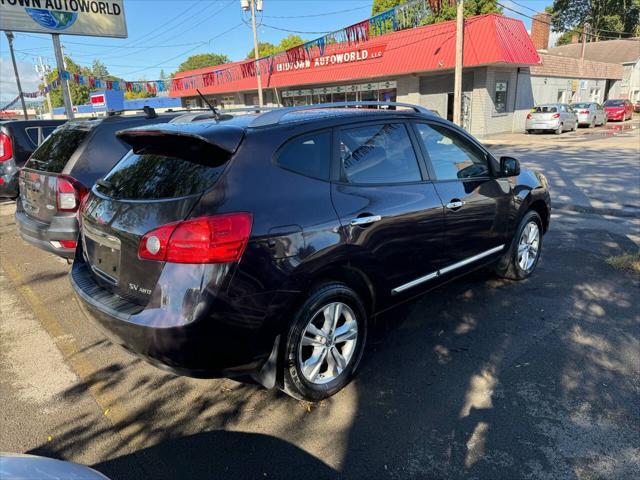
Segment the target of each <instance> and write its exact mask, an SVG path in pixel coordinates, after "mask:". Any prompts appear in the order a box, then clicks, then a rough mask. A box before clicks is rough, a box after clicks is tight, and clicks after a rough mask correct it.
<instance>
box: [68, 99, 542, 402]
mask: <svg viewBox="0 0 640 480" xmlns="http://www.w3.org/2000/svg"><path fill="white" fill-rule="evenodd" d="M380 104H382V105H384V106H393V107H395V108H396V109H384V110H383V109H379V110H372V109H368V108H335V107H336V106H337V105H339V106H345V105H356V106H360V105H363V106H367V107H368V106H371V105H379V103H377V102H356V103H355V104H351V103H350V104H330V105H328V106H327V105H324V106H323V105H315V106H307V107H290V108H282V109H275V110H272V111H269V112H266V113H262V114H258V115H253V114H252V115H245V116H241V117H240V116H238V117H235V118H232V119H230V120H226V121H221V122H217V123H215V122H194V123H190V124H166V125H154V126H149V127H141V128H136V129H130V130H125V131H122V132H119V133H118V137H119V138H120V140H122V141H124V142H126V143H128V144H129V145H130V146H131V148H132V151H131V152H129V153H128V154H127V155H125V156H124V157H123V159H122V160H121V161H120V162H119V163H118V164H117V165H116V166H115V167H114V168H113V169H112V170H111V171H110V172H109V173H108V174H107V175H106V176H105V177H104V178H103V179H100V180H99V181H98V182H96V185H95V186H94V187H93V189H92V190H91V192H90V194H89V195H88V197H87V200H86V202H85V203H84V204H83V207H82V209H81V223H82V229H81V239H82V242H81V244H80V245H79V246H78V249H77V251H76V257H75V260H74V264H73V267H72V270H71V274H70V279H71V283H72V286H73V289H74V291H75V292H76V294H77V296H78V298H79V299H80V300H81V303H82V304H83V305H84V306H85V308H86V309H87V310H88V312H89V313H90V315H92V316H93V318H94V319H95V320H96V322H97V324H98V325H99V326H100V327H101V328H102V329H103V330H104V331H105V332H106V334H107V336H109V337H110V338H111V339H112V340H113V341H114V342H116V343H118V344H120V345H123V346H124V347H125V348H126V349H127V350H128V351H130V352H134V353H135V354H137V355H139V356H140V357H142V358H145V359H146V360H148V361H149V362H151V363H153V364H155V365H157V366H160V367H162V368H164V369H169V370H171V371H173V372H176V373H178V374H182V375H189V376H194V377H202V378H213V377H220V376H223V377H244V378H246V377H247V376H251V377H252V378H253V379H254V380H256V381H258V382H260V383H262V384H263V385H265V386H267V387H273V386H278V387H279V388H281V389H283V390H284V391H285V392H287V393H288V394H290V395H292V396H294V397H296V398H303V399H308V400H319V399H323V398H326V397H328V396H330V395H332V394H334V393H336V392H337V391H338V390H340V389H341V388H343V387H344V386H345V385H346V384H347V383H348V382H349V380H350V379H351V378H352V377H353V375H354V374H355V372H356V370H357V368H358V364H359V362H360V358H361V356H362V352H363V349H364V346H365V341H366V338H367V330H368V329H369V328H370V323H369V322H370V321H371V320H372V319H373V318H374V317H375V315H376V314H378V313H380V312H382V311H384V310H386V309H388V308H390V307H392V306H394V305H396V304H397V303H399V302H402V301H404V300H407V299H409V298H411V297H413V296H415V295H418V294H420V293H423V292H424V291H426V290H429V289H432V288H434V287H436V286H438V285H441V284H442V283H444V282H447V281H449V280H452V279H454V278H456V277H458V276H460V275H463V274H465V273H467V272H469V271H471V270H475V269H477V268H480V267H483V266H486V265H493V266H495V268H496V271H497V272H498V273H499V275H501V276H503V277H507V278H511V279H515V280H520V279H523V278H526V277H528V276H529V275H531V273H532V272H533V271H534V269H535V267H536V265H537V263H538V260H539V258H540V252H541V248H542V236H543V234H544V233H545V232H546V231H547V229H548V227H549V219H550V210H551V207H550V200H549V192H548V189H547V181H546V179H545V178H544V176H542V175H541V174H539V173H534V172H531V171H529V170H524V169H523V170H521V169H520V165H519V163H518V161H517V160H516V159H514V158H510V157H502V158H500V159H499V160H497V159H495V158H494V157H493V156H492V154H491V153H490V152H489V151H488V150H486V149H485V148H484V147H483V146H482V144H480V143H479V142H478V141H477V140H475V139H474V138H473V137H471V136H470V135H469V134H468V133H466V132H465V131H464V130H463V129H461V128H459V127H457V126H455V125H454V124H452V123H450V122H448V121H446V120H443V119H441V118H440V117H437V116H435V115H433V114H431V113H430V112H428V111H427V110H425V109H423V108H422V107H415V106H407V105H403V104H395V103H393V104H390V103H380ZM329 107H332V108H329Z"/></svg>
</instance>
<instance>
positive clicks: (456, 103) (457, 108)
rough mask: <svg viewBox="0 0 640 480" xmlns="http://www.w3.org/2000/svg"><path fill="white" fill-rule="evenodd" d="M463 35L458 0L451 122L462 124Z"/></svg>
mask: <svg viewBox="0 0 640 480" xmlns="http://www.w3.org/2000/svg"><path fill="white" fill-rule="evenodd" d="M463 36H464V0H458V8H457V11H456V70H455V74H454V80H453V123H455V124H456V125H460V126H462V60H463V59H462V55H463V48H464V42H463Z"/></svg>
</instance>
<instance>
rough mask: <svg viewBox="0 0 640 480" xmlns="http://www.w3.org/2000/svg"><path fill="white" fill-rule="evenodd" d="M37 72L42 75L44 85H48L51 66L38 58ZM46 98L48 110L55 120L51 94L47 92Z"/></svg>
mask: <svg viewBox="0 0 640 480" xmlns="http://www.w3.org/2000/svg"><path fill="white" fill-rule="evenodd" d="M36 72H38V73H39V74H40V78H41V79H42V83H43V84H44V85H46V84H47V74H49V73H51V67H50V66H49V65H45V63H44V62H43V61H42V57H38V63H37V64H36ZM45 98H46V99H47V108H48V110H49V115H51V118H53V107H52V106H51V94H50V93H49V92H47V93H46V95H45Z"/></svg>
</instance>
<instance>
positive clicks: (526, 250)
mask: <svg viewBox="0 0 640 480" xmlns="http://www.w3.org/2000/svg"><path fill="white" fill-rule="evenodd" d="M539 249H540V228H539V227H538V224H537V223H536V222H535V221H533V220H532V221H530V222H529V223H527V224H526V225H525V227H524V229H523V230H522V234H521V235H520V241H519V242H518V266H519V267H520V268H521V269H522V270H524V271H525V272H528V271H529V270H530V269H531V268H533V265H534V263H535V261H536V258H537V257H538V251H539Z"/></svg>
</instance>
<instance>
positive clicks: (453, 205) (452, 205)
mask: <svg viewBox="0 0 640 480" xmlns="http://www.w3.org/2000/svg"><path fill="white" fill-rule="evenodd" d="M464 203H465V202H464V201H463V200H451V201H450V202H449V203H447V205H446V207H447V208H448V209H449V210H457V209H459V208H460V207H463V206H464Z"/></svg>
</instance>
